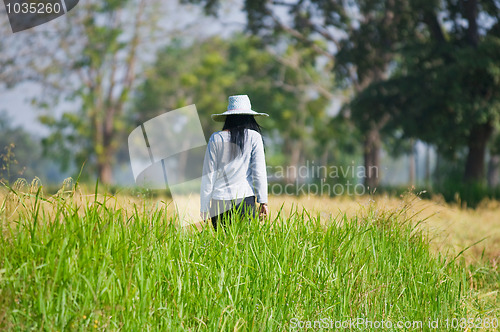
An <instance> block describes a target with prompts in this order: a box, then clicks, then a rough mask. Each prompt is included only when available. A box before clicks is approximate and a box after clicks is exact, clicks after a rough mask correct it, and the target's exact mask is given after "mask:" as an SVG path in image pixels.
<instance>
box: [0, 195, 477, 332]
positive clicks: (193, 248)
mask: <svg viewBox="0 0 500 332" xmlns="http://www.w3.org/2000/svg"><path fill="white" fill-rule="evenodd" d="M17 197H18V199H19V200H20V201H21V202H22V206H20V207H19V210H18V213H19V218H18V222H16V223H10V222H9V221H8V220H7V218H6V215H5V214H0V218H1V220H2V223H1V231H0V299H1V300H0V312H2V315H1V316H0V328H2V329H9V330H10V329H23V330H27V329H54V330H55V329H57V330H75V329H82V330H87V329H92V328H95V329H106V330H115V329H123V330H143V329H148V328H151V329H161V330H167V329H168V330H186V329H207V330H211V331H213V330H239V329H242V330H289V329H291V328H292V326H291V319H292V318H296V319H299V320H311V321H314V320H319V319H321V318H325V317H329V318H332V319H334V320H348V319H350V318H353V317H364V318H367V319H370V320H382V319H384V320H386V321H387V320H392V321H394V322H395V321H397V320H401V319H405V320H406V319H407V320H422V321H423V322H424V324H425V323H426V322H427V321H428V320H430V319H440V320H442V319H445V318H450V317H467V316H468V314H471V313H474V308H475V307H474V303H473V301H474V300H475V298H474V297H473V294H474V293H472V292H469V290H468V285H469V280H468V270H467V269H466V268H465V267H464V266H463V265H462V264H459V263H458V262H456V261H454V260H452V259H449V258H446V257H445V256H441V255H439V256H436V255H433V254H431V252H430V248H429V240H428V239H427V237H426V236H425V234H423V233H422V232H421V231H418V230H417V229H416V226H415V225H414V224H413V222H412V221H411V220H409V219H407V218H406V217H405V215H406V212H407V211H406V210H405V209H404V208H403V209H402V210H400V211H393V212H387V213H383V212H380V211H376V210H369V211H368V213H367V216H366V217H364V218H360V219H357V218H355V219H352V220H349V219H347V218H345V217H344V218H340V219H338V220H329V221H328V223H327V224H322V223H321V221H320V218H319V217H315V216H311V215H309V214H308V212H307V211H302V212H299V211H295V212H294V213H292V215H291V216H290V217H289V218H284V217H282V216H281V215H280V214H278V215H277V216H276V217H275V218H274V223H269V222H266V223H264V224H261V223H259V222H257V221H254V220H252V221H249V220H234V221H233V224H232V226H231V227H230V228H229V229H227V232H222V231H221V232H217V233H214V232H213V231H212V229H211V228H207V229H205V230H203V231H202V232H201V233H198V232H189V231H186V230H182V229H178V228H176V227H175V219H171V218H169V217H168V216H167V215H168V212H169V211H167V208H165V207H158V206H151V205H149V204H144V205H142V206H134V209H133V212H127V211H126V210H125V209H123V208H120V207H119V206H117V205H116V200H114V199H112V200H107V199H106V198H105V200H104V201H103V200H101V199H98V198H97V197H96V199H95V201H94V202H92V203H89V204H86V205H83V206H80V207H78V206H77V204H76V200H73V199H72V198H71V193H70V196H67V195H66V194H61V195H57V196H54V197H53V198H52V199H50V200H47V199H45V198H43V197H42V196H41V195H40V193H39V192H38V193H37V194H36V195H33V198H31V200H28V199H27V197H26V196H24V195H23V194H22V193H18V194H17ZM113 202H114V203H113Z"/></svg>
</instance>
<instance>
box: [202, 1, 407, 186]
mask: <svg viewBox="0 0 500 332" xmlns="http://www.w3.org/2000/svg"><path fill="white" fill-rule="evenodd" d="M195 2H198V3H199V2H200V1H199V0H196V1H195ZM202 2H203V1H202ZM204 3H205V4H206V6H207V7H208V9H209V10H210V11H214V8H215V4H216V3H217V2H216V1H205V2H204ZM214 3H215V4H214ZM244 3H245V6H244V9H245V11H246V13H247V19H248V28H249V30H251V31H252V32H253V33H254V34H259V35H264V36H266V38H275V36H276V35H280V34H286V35H289V36H291V37H292V38H294V39H295V40H296V41H297V43H299V44H300V45H301V46H302V47H305V48H308V49H310V50H312V51H314V52H316V54H317V55H321V56H324V57H326V58H328V59H330V60H331V61H335V72H336V73H337V76H338V78H340V79H342V78H343V79H344V80H345V81H344V82H345V83H347V84H348V85H349V86H350V87H351V88H352V89H353V92H354V94H358V93H360V92H361V91H363V90H364V89H365V88H366V87H367V86H369V85H370V84H371V83H373V82H379V81H383V80H385V79H387V77H388V73H389V69H390V68H389V66H390V65H391V63H392V62H393V60H394V57H395V54H396V51H397V47H398V46H399V43H400V42H401V41H402V40H404V39H407V38H413V37H412V31H413V30H412V26H413V22H414V20H412V13H411V11H410V10H409V8H410V5H409V1H403V0H389V1H382V0H366V1H361V0H360V1H348V2H346V1H336V0H334V1H323V0H308V1H303V0H298V1H293V2H289V1H286V2H285V1H275V0H260V1H252V0H246V1H245V2H244ZM283 9H285V10H286V14H283V12H284V10H283ZM352 119H353V121H355V123H356V124H357V125H358V126H359V127H360V128H361V132H362V136H363V154H364V165H365V171H366V174H365V184H366V185H367V186H368V187H371V188H374V187H376V186H377V185H378V182H379V179H378V171H376V170H378V168H379V166H380V147H381V136H380V132H381V130H382V129H383V128H384V127H385V126H386V124H387V121H388V119H389V114H387V113H383V114H382V115H381V116H378V114H376V115H373V114H372V109H371V108H370V107H368V108H365V109H364V110H363V111H362V112H360V114H352Z"/></svg>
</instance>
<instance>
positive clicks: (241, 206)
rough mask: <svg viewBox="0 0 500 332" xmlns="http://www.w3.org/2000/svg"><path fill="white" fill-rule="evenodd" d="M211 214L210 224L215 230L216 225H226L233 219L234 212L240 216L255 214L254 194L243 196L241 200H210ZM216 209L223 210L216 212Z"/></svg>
mask: <svg viewBox="0 0 500 332" xmlns="http://www.w3.org/2000/svg"><path fill="white" fill-rule="evenodd" d="M211 211H212V215H213V216H214V215H215V217H212V226H214V229H215V230H217V225H221V226H222V227H224V226H228V225H229V224H230V223H231V222H232V219H233V216H234V215H235V213H238V215H240V216H242V217H243V216H254V215H255V196H249V197H245V198H244V199H243V200H241V201H240V200H237V201H224V200H222V201H221V200H215V199H214V200H212V206H211ZM218 211H224V212H222V213H220V214H217V213H218Z"/></svg>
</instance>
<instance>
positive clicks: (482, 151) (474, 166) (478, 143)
mask: <svg viewBox="0 0 500 332" xmlns="http://www.w3.org/2000/svg"><path fill="white" fill-rule="evenodd" d="M492 132H493V127H492V125H491V124H490V123H489V122H487V123H485V124H482V125H476V126H474V127H473V128H472V130H471V133H470V135H469V143H468V147H469V152H468V154H467V161H466V163H465V174H464V180H465V181H466V182H475V181H482V180H484V169H485V164H484V159H485V155H486V144H487V143H488V140H489V139H490V137H491V134H492Z"/></svg>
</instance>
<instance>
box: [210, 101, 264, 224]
mask: <svg viewBox="0 0 500 332" xmlns="http://www.w3.org/2000/svg"><path fill="white" fill-rule="evenodd" d="M255 116H269V115H268V114H266V113H257V112H255V111H253V110H252V106H251V104H250V99H249V98H248V96H247V95H237V96H230V97H229V104H228V107H227V111H226V112H224V113H222V114H213V115H212V119H213V120H214V121H218V122H224V127H223V128H222V131H218V132H215V133H213V134H212V136H210V140H209V141H208V146H207V151H206V153H205V160H204V163H203V176H202V182H201V192H200V196H201V199H200V201H201V217H202V218H203V220H207V219H208V218H212V225H213V227H214V228H215V230H217V225H218V224H222V225H224V224H225V223H226V221H227V222H230V219H231V215H232V213H234V211H238V213H241V214H250V215H254V214H255V199H257V202H258V203H260V207H259V215H260V216H267V214H268V207H267V174H266V161H265V158H264V144H263V141H262V136H261V134H260V126H259V125H258V123H257V122H256V121H255V118H254V117H255Z"/></svg>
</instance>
